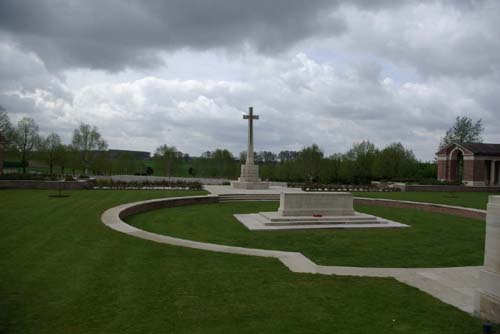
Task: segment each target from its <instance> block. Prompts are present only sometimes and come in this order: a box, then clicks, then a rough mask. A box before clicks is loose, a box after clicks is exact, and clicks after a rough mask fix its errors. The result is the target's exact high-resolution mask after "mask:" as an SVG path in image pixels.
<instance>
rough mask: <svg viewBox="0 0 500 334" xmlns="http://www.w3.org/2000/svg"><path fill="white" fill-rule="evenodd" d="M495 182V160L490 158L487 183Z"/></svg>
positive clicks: (492, 183)
mask: <svg viewBox="0 0 500 334" xmlns="http://www.w3.org/2000/svg"><path fill="white" fill-rule="evenodd" d="M494 184H495V160H491V162H490V183H489V185H490V186H492V185H494Z"/></svg>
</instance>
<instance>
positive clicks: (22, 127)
mask: <svg viewBox="0 0 500 334" xmlns="http://www.w3.org/2000/svg"><path fill="white" fill-rule="evenodd" d="M38 131H39V128H38V125H37V124H36V122H35V120H34V119H33V118H29V117H24V118H23V119H21V120H20V121H19V122H18V123H17V127H16V128H15V130H14V132H13V136H12V139H13V141H12V144H13V147H14V149H15V150H16V151H17V152H18V153H19V155H20V159H21V163H22V165H23V173H26V167H27V166H28V161H29V159H30V158H31V156H32V154H33V152H34V150H35V149H36V148H37V147H38V145H39V144H40V135H39V134H38Z"/></svg>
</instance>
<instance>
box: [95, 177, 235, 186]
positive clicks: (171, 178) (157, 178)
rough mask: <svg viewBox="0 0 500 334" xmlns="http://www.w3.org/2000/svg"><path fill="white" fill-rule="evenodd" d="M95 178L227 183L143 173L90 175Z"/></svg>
mask: <svg viewBox="0 0 500 334" xmlns="http://www.w3.org/2000/svg"><path fill="white" fill-rule="evenodd" d="M92 177H93V178H95V179H96V180H113V181H123V182H146V181H149V182H154V181H182V182H200V183H201V184H209V185H223V184H226V183H227V184H229V182H230V181H231V180H228V179H211V178H204V177H177V176H171V177H168V176H143V175H111V176H108V175H105V176H101V175H95V176H92Z"/></svg>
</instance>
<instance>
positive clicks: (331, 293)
mask: <svg viewBox="0 0 500 334" xmlns="http://www.w3.org/2000/svg"><path fill="white" fill-rule="evenodd" d="M51 193H52V192H49V191H31V190H24V191H23V190H1V191H0V203H1V205H0V268H1V270H0V333H23V334H24V333H37V334H40V333H50V334H58V333H72V334H73V333H106V334H108V333H306V332H310V333H412V334H413V333H419V334H430V333H440V334H442V333H445V334H447V333H449V334H452V333H453V334H456V333H475V332H479V331H480V321H479V320H477V319H475V318H473V317H471V316H469V315H467V314H465V313H463V312H461V311H458V310H457V309H455V308H453V307H452V306H449V305H446V304H444V303H442V302H440V301H438V300H436V299H434V298H432V297H430V296H429V295H426V294H425V293H422V292H420V291H419V290H417V289H415V288H412V287H409V286H406V285H404V284H401V283H398V282H396V281H395V280H392V279H376V278H357V277H335V276H320V275H311V274H296V273H291V272H289V271H288V269H287V268H286V267H284V266H283V265H282V264H281V263H279V262H278V261H277V260H274V259H265V258H255V257H247V256H238V255H230V254H217V253H211V252H205V251H198V250H192V249H184V248H179V247H172V246H168V245H163V244H156V243H154V242H150V241H146V240H141V239H137V238H134V237H130V236H128V235H124V234H121V233H117V232H115V231H113V230H110V229H108V228H107V227H105V226H104V225H103V224H102V223H101V222H100V220H99V216H100V214H101V212H103V211H104V210H105V209H107V208H109V207H112V206H114V205H117V204H120V203H126V202H131V201H138V200H144V199H149V198H156V197H165V196H179V195H181V194H194V192H188V193H186V192H185V193H179V192H167V191H73V192H69V194H70V195H71V196H70V197H68V198H60V199H58V198H49V197H48V195H49V194H51Z"/></svg>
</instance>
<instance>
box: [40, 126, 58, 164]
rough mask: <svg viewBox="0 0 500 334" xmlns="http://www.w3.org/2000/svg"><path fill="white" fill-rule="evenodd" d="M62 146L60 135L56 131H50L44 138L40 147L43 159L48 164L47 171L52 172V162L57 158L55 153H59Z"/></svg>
mask: <svg viewBox="0 0 500 334" xmlns="http://www.w3.org/2000/svg"><path fill="white" fill-rule="evenodd" d="M61 146H62V143H61V137H60V136H59V135H58V134H57V133H51V134H49V135H48V136H47V138H45V139H44V140H43V141H42V143H41V147H40V151H41V152H42V157H43V159H44V160H45V161H46V162H47V164H48V165H49V172H50V173H51V174H52V171H53V168H54V163H55V162H56V160H57V158H58V157H57V155H58V154H61V153H62V151H61V149H60V147H61Z"/></svg>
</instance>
